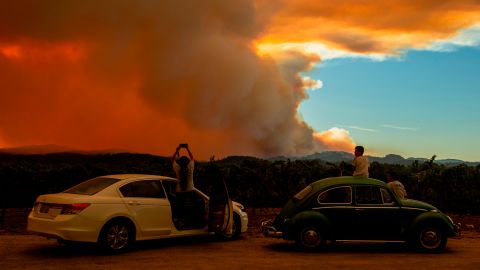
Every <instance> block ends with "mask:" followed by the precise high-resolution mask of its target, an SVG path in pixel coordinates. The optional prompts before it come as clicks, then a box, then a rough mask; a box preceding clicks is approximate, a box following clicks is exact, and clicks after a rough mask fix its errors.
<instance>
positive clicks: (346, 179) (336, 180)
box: [311, 176, 385, 190]
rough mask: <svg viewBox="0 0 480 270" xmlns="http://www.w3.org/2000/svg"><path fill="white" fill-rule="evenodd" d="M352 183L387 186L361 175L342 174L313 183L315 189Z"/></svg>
mask: <svg viewBox="0 0 480 270" xmlns="http://www.w3.org/2000/svg"><path fill="white" fill-rule="evenodd" d="M350 184H366V185H379V186H385V182H383V181H380V180H377V179H373V178H366V177H360V176H340V177H330V178H325V179H321V180H318V181H315V182H313V183H312V184H311V185H312V187H313V189H315V190H318V189H322V188H324V187H328V186H336V185H350Z"/></svg>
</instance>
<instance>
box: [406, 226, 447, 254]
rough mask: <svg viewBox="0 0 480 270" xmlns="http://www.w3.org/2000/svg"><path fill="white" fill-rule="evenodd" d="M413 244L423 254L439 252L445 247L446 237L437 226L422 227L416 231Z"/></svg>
mask: <svg viewBox="0 0 480 270" xmlns="http://www.w3.org/2000/svg"><path fill="white" fill-rule="evenodd" d="M413 244H415V246H416V247H417V249H419V250H420V251H423V252H433V253H436V252H441V251H443V250H444V249H445V247H446V245H447V237H446V235H445V234H444V232H443V231H442V230H441V228H439V227H438V226H435V225H429V226H424V227H422V228H420V230H418V231H417V233H416V236H415V240H414V243H413Z"/></svg>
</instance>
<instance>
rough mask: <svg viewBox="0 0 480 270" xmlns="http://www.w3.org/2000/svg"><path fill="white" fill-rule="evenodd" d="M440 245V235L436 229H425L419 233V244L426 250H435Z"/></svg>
mask: <svg viewBox="0 0 480 270" xmlns="http://www.w3.org/2000/svg"><path fill="white" fill-rule="evenodd" d="M441 243H442V235H441V233H440V231H439V230H438V229H436V228H426V229H424V230H422V232H421V233H420V244H421V245H422V246H423V247H424V248H426V249H435V248H438V247H439V246H440V244H441Z"/></svg>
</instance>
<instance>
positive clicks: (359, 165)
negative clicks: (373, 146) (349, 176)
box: [352, 145, 370, 177]
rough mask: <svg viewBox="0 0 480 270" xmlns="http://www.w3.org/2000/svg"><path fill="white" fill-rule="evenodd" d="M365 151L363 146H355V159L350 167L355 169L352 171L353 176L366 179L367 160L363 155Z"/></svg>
mask: <svg viewBox="0 0 480 270" xmlns="http://www.w3.org/2000/svg"><path fill="white" fill-rule="evenodd" d="M364 151H365V149H364V148H363V146H360V145H358V146H355V158H354V159H353V161H352V165H353V166H354V167H355V170H354V171H353V176H363V177H368V167H369V166H370V165H369V163H368V158H367V157H366V156H364V155H363V152H364Z"/></svg>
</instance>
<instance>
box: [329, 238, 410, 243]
mask: <svg viewBox="0 0 480 270" xmlns="http://www.w3.org/2000/svg"><path fill="white" fill-rule="evenodd" d="M335 241H336V242H350V243H352V242H354V243H405V242H406V241H405V240H346V239H344V240H335Z"/></svg>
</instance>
